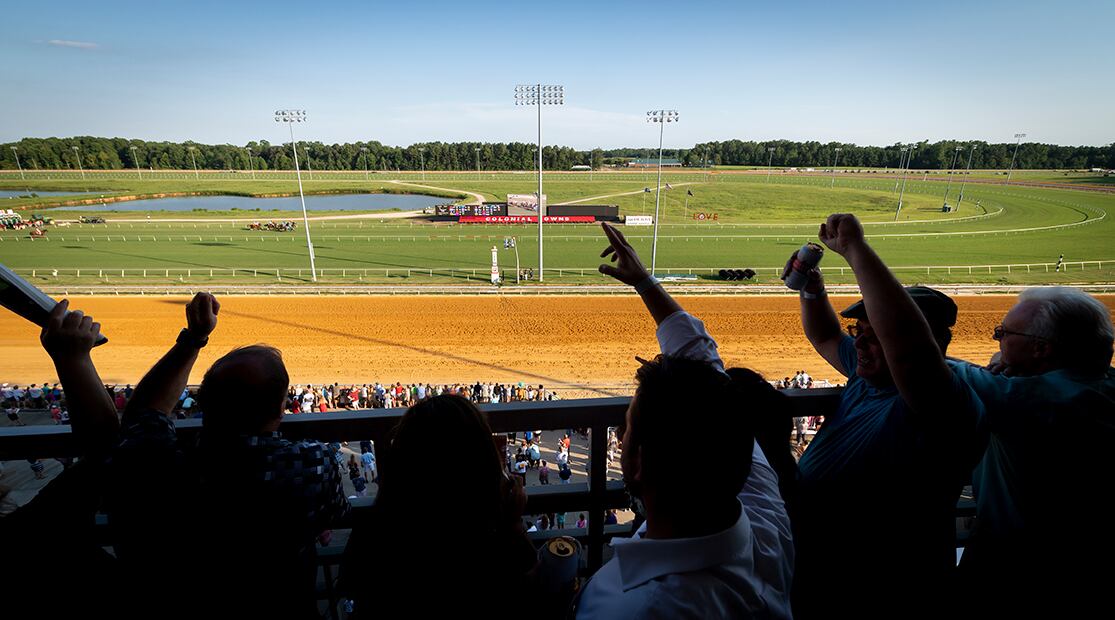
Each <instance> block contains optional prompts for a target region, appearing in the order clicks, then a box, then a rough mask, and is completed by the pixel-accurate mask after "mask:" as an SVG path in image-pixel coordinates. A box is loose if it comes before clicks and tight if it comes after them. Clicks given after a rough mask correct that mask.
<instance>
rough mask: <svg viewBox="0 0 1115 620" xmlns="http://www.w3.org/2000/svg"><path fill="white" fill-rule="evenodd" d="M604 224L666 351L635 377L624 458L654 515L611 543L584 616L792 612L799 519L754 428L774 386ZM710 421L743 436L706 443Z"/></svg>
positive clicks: (634, 488) (617, 270)
mask: <svg viewBox="0 0 1115 620" xmlns="http://www.w3.org/2000/svg"><path fill="white" fill-rule="evenodd" d="M604 231H605V233H606V234H607V235H608V239H609V241H610V242H611V245H610V246H609V247H608V248H607V249H606V250H605V251H604V253H603V254H602V255H601V256H607V255H609V254H612V255H613V258H612V260H613V261H616V260H617V259H618V264H617V266H615V267H612V266H610V265H601V267H600V271H601V272H602V273H604V274H606V275H610V276H612V277H614V278H616V279H618V280H620V281H621V282H624V283H625V284H629V285H633V286H635V290H636V292H637V293H638V294H639V295H640V296H641V297H642V299H643V302H644V303H645V304H646V306H647V309H648V310H649V311H650V314H651V316H652V317H653V318H654V320H655V323H657V324H658V340H659V343H660V345H661V348H662V353H663V355H661V356H659V357H657V358H656V359H655V360H654V361H651V362H646V363H644V365H643V367H642V368H640V369H639V370H638V372H637V374H636V378H637V380H638V383H639V387H638V389H637V390H636V392H635V397H634V398H633V399H632V401H631V406H630V407H629V408H628V410H627V419H626V423H625V425H624V426H625V432H624V437H623V448H624V450H623V453H622V456H621V458H620V461H621V464H622V467H623V477H624V482H625V483H626V484H627V487H628V490H629V491H630V492H631V494H632V496H633V497H635V498H636V499H637V500H638V501H639V502H641V503H642V505H643V507H644V512H645V514H646V518H647V520H646V522H645V523H644V524H643V525H642V527H640V528H639V530H638V531H637V532H636V533H635V535H634V536H633V537H631V538H629V539H626V540H622V539H617V540H613V542H612V545H613V547H614V549H615V557H613V558H612V560H611V561H610V562H608V563H607V564H605V565H604V566H603V567H602V568H601V569H600V570H599V571H598V572H597V573H596V575H594V576H593V577H592V579H591V580H590V581H589V582H588V584H587V585H586V586H585V588H584V589H583V590H582V594H581V597H580V599H579V600H578V601H577V602H576V616H577V618H579V619H584V618H607V619H609V620H612V619H616V618H646V617H654V618H701V619H706V618H743V617H749V616H762V617H766V618H790V617H791V613H790V581H791V575H792V573H793V543H792V540H791V534H790V520H789V517H787V515H786V508H785V505H784V504H783V502H782V499H781V497H780V496H779V493H778V479H777V476H776V475H775V473H774V471H773V470H772V469H771V467H770V465H769V464H768V463H767V460H766V457H765V456H764V455H763V452H762V450H760V449H759V447H758V445H757V444H756V443H755V440H754V438H753V431H752V430H751V424H752V421H753V417H754V416H759V415H766V414H767V412H766V411H759V410H760V409H764V408H765V406H764V404H763V403H770V402H773V401H774V399H775V397H774V396H772V394H774V389H773V388H772V387H770V385H769V384H767V383H766V382H764V381H754V382H751V383H747V384H742V383H741V384H737V383H735V382H733V381H732V379H730V378H729V377H728V375H727V374H726V373H725V372H724V365H723V362H721V360H720V356H719V354H718V353H717V350H716V343H715V342H714V341H713V340H712V338H710V337H709V335H708V334H707V333H706V332H705V329H704V325H703V324H702V323H701V322H700V321H699V320H697V319H695V318H694V317H692V316H691V315H689V314H688V313H686V312H685V311H684V310H682V308H681V306H679V305H678V304H677V302H676V301H674V300H673V299H672V298H671V297H670V296H669V294H667V293H666V292H665V290H663V289H662V287H661V286H660V285H659V284H658V281H657V280H656V279H655V278H653V277H652V276H651V275H650V274H648V273H647V271H646V269H645V268H644V267H643V265H642V263H641V262H640V261H639V258H638V256H637V255H636V254H635V251H634V250H633V249H632V248H631V246H630V245H629V244H628V243H627V241H626V240H625V239H624V238H623V235H622V234H621V233H620V232H619V231H617V230H615V229H613V228H612V227H611V226H609V225H608V224H604ZM686 387H688V388H692V389H690V390H689V394H688V395H687V394H686V389H685V388H686ZM709 428H716V429H718V431H719V432H722V433H723V434H725V435H726V436H730V437H736V438H741V439H742V441H739V442H738V444H739V445H740V446H741V449H738V450H731V451H727V450H724V451H715V450H714V451H712V452H702V450H701V446H702V445H703V443H702V439H703V434H704V433H706V432H707V429H709ZM741 457H742V458H741Z"/></svg>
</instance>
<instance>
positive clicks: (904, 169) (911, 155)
mask: <svg viewBox="0 0 1115 620" xmlns="http://www.w3.org/2000/svg"><path fill="white" fill-rule="evenodd" d="M917 148H918V145H916V144H911V145H910V147H909V155H908V156H907V157H906V167H905V168H903V169H902V191H901V192H899V193H898V208H897V209H895V210H894V221H896V222H897V221H898V214H899V213H902V197H903V196H905V195H906V173H907V172H909V170H910V161H911V160H913V159H914V151H915V150H917ZM902 150H903V151H906V150H907V149H905V148H904V149H902Z"/></svg>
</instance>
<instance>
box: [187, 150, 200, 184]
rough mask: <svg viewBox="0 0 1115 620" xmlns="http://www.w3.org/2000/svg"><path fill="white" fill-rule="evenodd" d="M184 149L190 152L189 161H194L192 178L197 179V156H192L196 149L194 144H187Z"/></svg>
mask: <svg viewBox="0 0 1115 620" xmlns="http://www.w3.org/2000/svg"><path fill="white" fill-rule="evenodd" d="M186 150H188V151H189V152H190V161H192V162H193V163H194V179H197V178H198V176H197V158H196V157H194V151H195V150H197V147H196V146H187V147H186Z"/></svg>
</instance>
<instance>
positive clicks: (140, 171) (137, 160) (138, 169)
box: [128, 146, 143, 181]
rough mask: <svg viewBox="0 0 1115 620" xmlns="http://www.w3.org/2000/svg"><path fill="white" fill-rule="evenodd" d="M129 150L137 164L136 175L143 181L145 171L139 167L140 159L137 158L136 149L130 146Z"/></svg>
mask: <svg viewBox="0 0 1115 620" xmlns="http://www.w3.org/2000/svg"><path fill="white" fill-rule="evenodd" d="M128 150H130V151H131V152H132V161H133V162H135V166H136V174H137V175H139V180H141V181H142V180H143V169H142V168H140V167H139V157H137V156H136V147H134V146H129V147H128Z"/></svg>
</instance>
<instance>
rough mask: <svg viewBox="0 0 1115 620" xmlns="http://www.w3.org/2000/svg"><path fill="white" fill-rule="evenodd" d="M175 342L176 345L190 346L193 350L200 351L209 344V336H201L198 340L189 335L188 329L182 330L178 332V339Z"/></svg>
mask: <svg viewBox="0 0 1115 620" xmlns="http://www.w3.org/2000/svg"><path fill="white" fill-rule="evenodd" d="M175 342H177V343H178V344H184V345H188V346H191V347H193V348H195V349H202V348H204V347H205V345H207V344H209V336H202V337H201V338H198V337H197V336H195V335H193V334H192V333H190V330H189V329H187V328H182V331H180V332H178V339H177V340H176V341H175Z"/></svg>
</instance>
